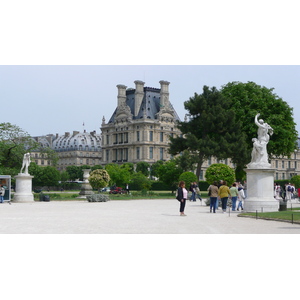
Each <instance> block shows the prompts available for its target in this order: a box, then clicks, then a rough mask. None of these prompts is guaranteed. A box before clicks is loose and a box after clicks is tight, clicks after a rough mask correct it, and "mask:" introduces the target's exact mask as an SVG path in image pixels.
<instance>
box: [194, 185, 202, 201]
mask: <svg viewBox="0 0 300 300" xmlns="http://www.w3.org/2000/svg"><path fill="white" fill-rule="evenodd" d="M195 185H196V187H195V191H196V198H198V199H199V200H200V202H201V203H202V198H201V191H200V188H199V186H198V185H197V183H196V182H195Z"/></svg>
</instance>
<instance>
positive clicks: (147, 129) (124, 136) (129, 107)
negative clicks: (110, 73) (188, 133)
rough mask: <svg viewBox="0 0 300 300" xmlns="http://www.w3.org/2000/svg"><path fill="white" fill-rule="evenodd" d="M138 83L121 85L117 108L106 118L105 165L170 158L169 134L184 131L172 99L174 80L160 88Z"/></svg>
mask: <svg viewBox="0 0 300 300" xmlns="http://www.w3.org/2000/svg"><path fill="white" fill-rule="evenodd" d="M134 83H135V89H127V87H126V86H124V85H117V88H118V96H117V108H116V110H115V112H114V113H113V115H112V116H111V118H110V119H109V121H108V122H107V123H106V121H105V118H104V117H103V119H102V126H101V131H102V164H103V165H106V164H108V163H119V164H122V163H124V162H131V163H134V164H135V163H138V162H140V161H145V162H148V163H150V164H152V163H154V162H156V161H158V160H169V159H170V154H169V153H168V143H169V136H173V135H175V136H176V135H178V134H180V132H179V130H178V129H177V127H176V123H177V121H178V120H179V117H178V115H177V113H176V111H175V110H174V108H173V106H172V104H171V103H170V99H169V84H170V83H169V82H167V81H160V82H159V83H160V85H161V86H160V89H158V88H152V87H144V84H145V83H144V82H142V81H139V80H137V81H135V82H134Z"/></svg>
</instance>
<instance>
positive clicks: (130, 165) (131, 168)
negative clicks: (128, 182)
mask: <svg viewBox="0 0 300 300" xmlns="http://www.w3.org/2000/svg"><path fill="white" fill-rule="evenodd" d="M123 168H124V169H127V170H128V171H129V173H130V174H131V175H132V174H133V173H134V164H133V163H128V162H127V163H124V164H122V165H121V169H123Z"/></svg>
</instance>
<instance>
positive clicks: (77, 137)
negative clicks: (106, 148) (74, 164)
mask: <svg viewBox="0 0 300 300" xmlns="http://www.w3.org/2000/svg"><path fill="white" fill-rule="evenodd" d="M52 149H53V150H55V151H72V150H79V151H100V150H101V134H96V131H93V132H90V133H88V132H86V131H84V132H79V131H73V134H72V135H71V134H70V133H69V132H66V133H65V134H64V135H61V136H56V138H55V139H54V141H53V144H52Z"/></svg>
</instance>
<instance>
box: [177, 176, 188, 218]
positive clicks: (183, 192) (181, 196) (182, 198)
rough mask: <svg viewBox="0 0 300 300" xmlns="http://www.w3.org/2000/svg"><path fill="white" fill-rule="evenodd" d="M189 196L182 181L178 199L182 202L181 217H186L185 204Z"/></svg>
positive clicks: (179, 186)
mask: <svg viewBox="0 0 300 300" xmlns="http://www.w3.org/2000/svg"><path fill="white" fill-rule="evenodd" d="M187 196H188V191H187V190H186V188H185V182H184V181H180V182H179V185H178V189H177V196H176V199H177V200H178V201H179V202H180V207H179V212H180V216H186V214H185V213H184V208H185V203H186V199H187Z"/></svg>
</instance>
